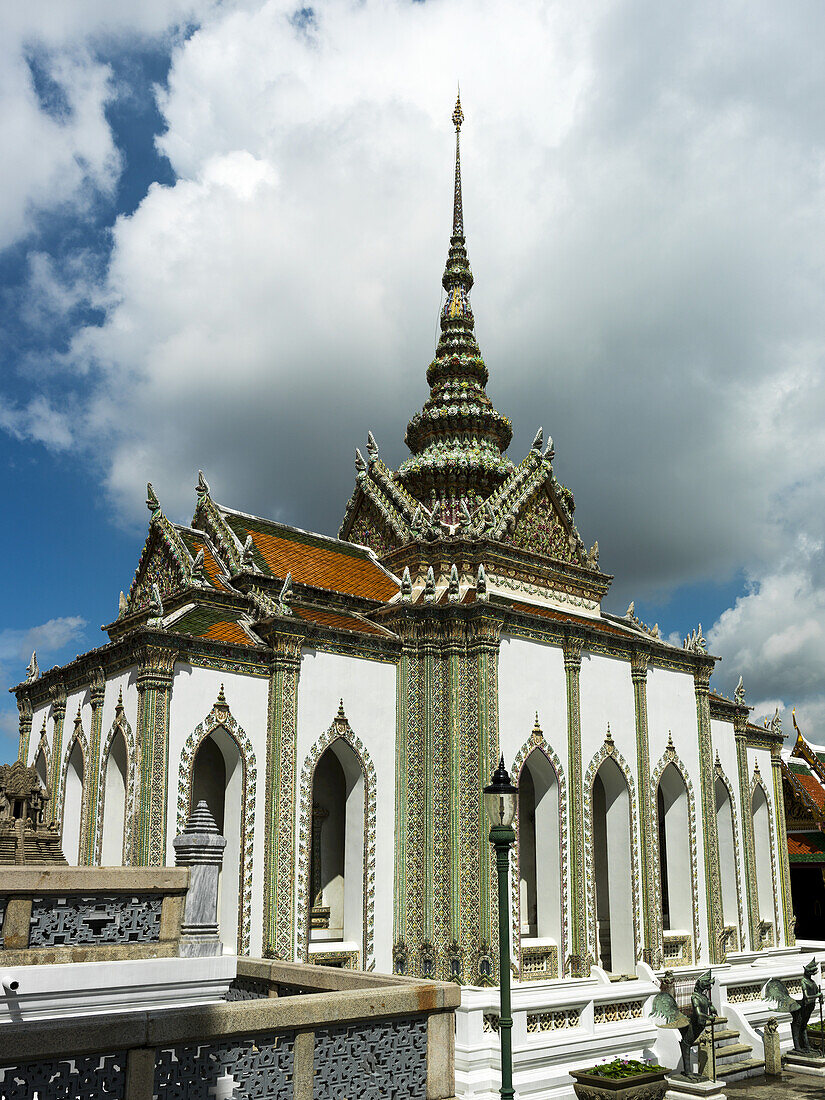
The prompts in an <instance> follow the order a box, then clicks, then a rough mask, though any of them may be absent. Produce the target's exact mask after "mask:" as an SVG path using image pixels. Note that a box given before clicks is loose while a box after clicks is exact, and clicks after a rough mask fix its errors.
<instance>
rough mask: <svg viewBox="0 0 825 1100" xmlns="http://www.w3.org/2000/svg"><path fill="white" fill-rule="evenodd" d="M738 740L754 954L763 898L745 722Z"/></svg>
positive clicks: (740, 721) (737, 729) (737, 722)
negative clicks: (757, 857) (760, 897)
mask: <svg viewBox="0 0 825 1100" xmlns="http://www.w3.org/2000/svg"><path fill="white" fill-rule="evenodd" d="M733 728H734V736H735V739H736V766H737V773H738V777H739V805H740V808H741V814H742V844H743V845H744V848H745V851H744V853H743V855H744V859H745V893H746V894H747V907H748V936H749V939H750V947H751V950H752V951H758V950H759V946H760V937H759V897H758V894H757V885H756V859H755V854H754V845H753V812H752V807H751V792H750V778H749V776H748V746H747V733H746V730H745V719H744V718H741V717H739V716H737V717H736V718H735V719H734V727H733Z"/></svg>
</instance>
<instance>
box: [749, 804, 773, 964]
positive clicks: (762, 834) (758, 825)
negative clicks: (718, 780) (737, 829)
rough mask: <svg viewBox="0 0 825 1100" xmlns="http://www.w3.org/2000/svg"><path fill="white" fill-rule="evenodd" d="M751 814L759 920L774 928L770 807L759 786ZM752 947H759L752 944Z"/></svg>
mask: <svg viewBox="0 0 825 1100" xmlns="http://www.w3.org/2000/svg"><path fill="white" fill-rule="evenodd" d="M751 810H752V813H753V847H754V858H755V860H756V894H757V910H758V913H759V919H760V920H761V921H766V922H767V923H769V924H771V925H773V926H774V932H775V927H776V926H775V921H776V914H775V913H774V908H773V872H772V870H771V824H770V818H769V814H770V806H769V805H768V800H767V798H766V797H765V792H764V790H763V789H762V786H761V784H757V785H756V787H755V788H754V792H753V797H752V799H751ZM754 946H755V947H756V946H759V945H758V944H754Z"/></svg>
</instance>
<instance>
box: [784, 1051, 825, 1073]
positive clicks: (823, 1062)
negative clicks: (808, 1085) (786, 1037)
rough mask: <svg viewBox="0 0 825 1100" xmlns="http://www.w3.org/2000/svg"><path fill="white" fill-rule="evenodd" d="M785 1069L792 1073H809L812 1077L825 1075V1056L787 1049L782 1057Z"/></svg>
mask: <svg viewBox="0 0 825 1100" xmlns="http://www.w3.org/2000/svg"><path fill="white" fill-rule="evenodd" d="M782 1061H783V1063H784V1065H785V1068H786V1069H789V1070H790V1071H791V1072H792V1073H810V1074H811V1076H812V1077H825V1058H822V1057H814V1056H811V1055H809V1054H797V1053H796V1051H793V1050H791V1051H788V1053H787V1054H786V1055H784V1057H783V1058H782Z"/></svg>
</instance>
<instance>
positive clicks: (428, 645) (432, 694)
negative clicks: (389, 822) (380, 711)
mask: <svg viewBox="0 0 825 1100" xmlns="http://www.w3.org/2000/svg"><path fill="white" fill-rule="evenodd" d="M427 625H428V628H429V629H427V631H426V633H425V634H424V636H423V637H422V639H421V643H420V646H419V652H420V654H421V664H422V672H423V677H424V679H423V686H422V692H423V696H424V700H425V704H424V708H423V715H424V723H423V733H424V746H423V749H424V752H423V765H424V899H423V900H424V932H423V935H424V942H423V945H422V946H423V948H424V950H423V952H422V961H424V960H427V959H432V960H434V958H435V956H434V952H433V950H432V946H433V942H434V936H433V927H434V910H435V900H436V899H435V881H434V871H435V867H434V865H435V862H436V854H435V843H434V836H435V816H436V815H435V805H434V800H435V789H434V787H435V784H434V782H433V776H434V772H435V759H434V758H435V754H436V749H437V746H436V743H435V742H436V719H437V717H439V716H438V715H437V706H436V691H435V688H436V683H435V681H436V677H437V675H438V671H439V670H437V669H436V652H437V647H436V643H435V638H434V637H433V634H432V631H433V630H434V629H435V624H434V623H433V622H430V623H428V624H427ZM431 970H432V968H431V967H430V966H429V965H423V967H422V971H421V975H422V977H425V978H434V977H435V973H434V972H428V971H431Z"/></svg>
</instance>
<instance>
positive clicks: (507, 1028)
mask: <svg viewBox="0 0 825 1100" xmlns="http://www.w3.org/2000/svg"><path fill="white" fill-rule="evenodd" d="M517 800H518V791H517V790H516V788H515V787H514V786H513V785H512V783H511V782H510V776H509V775H508V774H507V769H506V768H505V767H504V757H503V756H502V758H501V762H500V763H499V766H498V768H497V769H496V771H495V773H494V774H493V782H492V783H491V784H490V785H489V787H485V788H484V807H485V809H486V811H487V817H488V819H489V821H490V843H491V844H492V845H493V847H494V848H495V850H496V870H497V872H498V959H499V963H498V970H499V989H500V991H501V1005H500V1009H499V1025H498V1026H499V1035H500V1037H501V1100H512V1098H513V1097H514V1096H515V1091H514V1089H513V1017H512V1012H511V1008H510V920H509V915H510V903H509V884H508V879H509V872H510V846H511V844H512V843H513V841H514V840H515V839H516V834H515V833H514V832H513V821H514V820H515V816H516V806H517Z"/></svg>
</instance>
